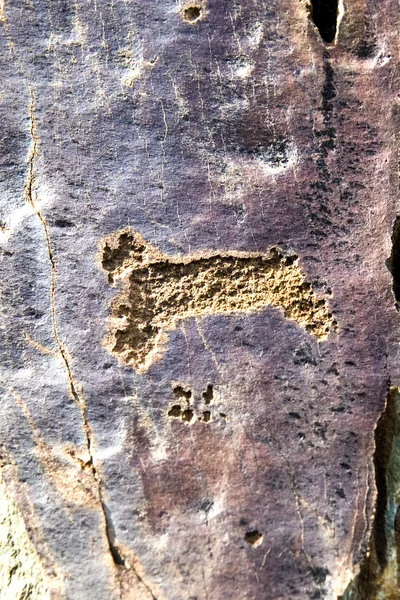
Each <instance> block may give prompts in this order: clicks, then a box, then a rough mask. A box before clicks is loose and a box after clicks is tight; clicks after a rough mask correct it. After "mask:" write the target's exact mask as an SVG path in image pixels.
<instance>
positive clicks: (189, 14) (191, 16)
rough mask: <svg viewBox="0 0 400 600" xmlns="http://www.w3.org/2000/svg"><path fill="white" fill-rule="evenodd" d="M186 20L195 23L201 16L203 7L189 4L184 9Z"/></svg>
mask: <svg viewBox="0 0 400 600" xmlns="http://www.w3.org/2000/svg"><path fill="white" fill-rule="evenodd" d="M183 14H184V17H185V21H187V22H188V23H194V22H195V21H198V20H199V19H200V17H201V8H200V6H189V7H188V8H185V10H184V13H183Z"/></svg>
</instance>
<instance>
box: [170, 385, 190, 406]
mask: <svg viewBox="0 0 400 600" xmlns="http://www.w3.org/2000/svg"><path fill="white" fill-rule="evenodd" d="M174 394H175V398H177V399H182V398H183V399H185V400H186V402H187V403H189V401H190V399H191V397H192V392H191V391H190V390H185V389H184V388H183V387H182V386H181V385H177V386H176V387H174Z"/></svg>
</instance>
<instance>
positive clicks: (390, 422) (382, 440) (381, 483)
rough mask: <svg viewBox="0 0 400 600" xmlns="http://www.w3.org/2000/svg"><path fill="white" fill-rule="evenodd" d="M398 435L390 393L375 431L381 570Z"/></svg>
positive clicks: (376, 529)
mask: <svg viewBox="0 0 400 600" xmlns="http://www.w3.org/2000/svg"><path fill="white" fill-rule="evenodd" d="M395 434H396V403H395V396H394V394H393V393H389V395H388V398H387V404H386V408H385V410H384V411H383V413H382V414H381V416H380V418H379V421H378V423H377V426H376V430H375V454H374V467H375V482H376V489H377V492H378V493H377V498H376V509H375V521H374V529H373V539H374V546H375V553H376V560H377V563H378V566H379V570H382V569H384V568H385V567H386V564H387V549H388V540H387V539H386V509H387V505H388V486H387V471H388V466H389V462H390V456H391V453H392V447H393V439H394V437H395Z"/></svg>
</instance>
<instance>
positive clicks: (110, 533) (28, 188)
mask: <svg viewBox="0 0 400 600" xmlns="http://www.w3.org/2000/svg"><path fill="white" fill-rule="evenodd" d="M28 91H29V113H28V114H29V135H30V138H31V144H30V148H29V152H28V173H27V177H26V182H25V186H24V198H25V200H26V201H27V203H28V204H29V205H30V206H31V208H32V210H33V212H34V213H35V215H36V216H37V218H38V219H39V221H40V223H41V226H42V229H43V233H44V237H45V241H46V247H47V254H48V258H49V262H50V313H51V327H52V333H53V337H54V340H55V343H56V346H57V349H58V352H59V354H60V357H61V359H62V362H63V364H64V368H65V371H66V374H67V379H68V384H69V391H70V394H71V396H72V398H73V400H74V402H75V404H76V405H77V407H78V408H79V411H80V413H81V418H82V428H83V433H84V439H85V445H86V449H87V453H88V456H89V460H88V461H87V462H86V463H85V464H84V465H83V467H84V468H85V467H86V468H89V470H90V471H91V473H92V475H93V479H94V481H95V484H96V489H97V495H98V500H99V505H100V509H101V512H102V515H103V520H104V530H105V535H106V539H107V543H108V547H109V551H110V555H111V557H112V560H113V563H114V565H115V566H116V568H121V567H123V568H125V569H129V570H131V571H132V572H133V573H134V575H135V577H136V579H137V581H138V582H139V583H140V584H141V585H143V587H144V588H145V589H146V591H147V592H148V593H149V595H150V597H151V599H152V600H157V598H156V597H155V596H154V594H153V592H152V591H151V589H150V587H149V586H148V585H147V584H146V583H145V582H144V580H143V578H142V577H141V576H140V575H139V573H137V571H136V569H135V567H134V565H132V564H130V563H129V564H128V562H127V560H126V559H125V557H124V556H123V554H122V552H121V550H120V548H119V547H118V546H117V545H116V544H115V541H114V540H115V534H114V528H113V525H112V522H111V519H110V517H109V516H108V512H107V508H106V502H105V499H104V492H103V488H104V482H103V481H102V478H101V475H100V473H99V471H98V470H97V469H96V467H95V464H94V456H93V450H92V448H93V441H94V435H93V433H92V430H91V427H90V425H89V421H88V418H87V408H86V400H85V397H84V395H83V393H82V391H81V390H79V388H80V387H81V386H79V385H78V384H77V382H76V381H75V380H74V377H73V373H72V368H71V365H70V362H69V358H68V352H67V350H66V348H65V345H64V343H63V342H62V340H61V338H60V335H59V333H58V329H57V318H56V303H55V296H56V264H55V260H54V253H53V250H52V246H51V239H50V233H49V228H48V225H47V221H46V219H45V217H44V216H43V214H42V213H41V211H40V206H39V203H38V198H37V193H36V189H35V173H34V167H35V161H36V158H37V146H38V141H37V137H36V120H35V97H34V94H33V90H32V87H31V86H30V85H29V84H28Z"/></svg>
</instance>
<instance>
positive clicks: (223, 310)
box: [101, 229, 337, 372]
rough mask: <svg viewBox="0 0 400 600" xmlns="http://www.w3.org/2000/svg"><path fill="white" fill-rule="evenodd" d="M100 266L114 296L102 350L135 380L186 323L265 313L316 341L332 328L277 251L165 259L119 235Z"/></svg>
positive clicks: (293, 266)
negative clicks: (273, 311) (277, 312)
mask: <svg viewBox="0 0 400 600" xmlns="http://www.w3.org/2000/svg"><path fill="white" fill-rule="evenodd" d="M101 264H102V267H103V269H104V270H105V271H106V272H107V273H108V281H109V283H110V285H113V286H114V285H118V287H119V288H120V293H119V294H118V295H117V296H116V297H115V298H114V299H113V300H112V302H111V307H110V309H111V310H110V316H109V319H108V335H107V338H106V340H105V346H106V347H107V349H108V350H109V351H110V352H111V353H112V354H114V355H115V356H117V357H118V358H119V359H120V360H121V361H123V362H124V363H125V364H126V365H130V366H132V367H133V368H134V369H135V370H136V371H138V372H143V371H146V370H147V369H148V368H149V366H150V365H151V364H152V363H153V362H155V361H156V360H158V359H159V358H160V357H161V356H162V354H163V351H164V349H165V346H166V343H167V332H168V331H172V330H173V329H175V327H176V326H177V324H178V323H179V321H181V320H183V319H187V318H189V317H197V318H198V317H203V316H207V315H226V314H230V313H253V312H255V311H260V310H262V309H264V308H265V307H266V306H269V305H270V306H274V307H279V308H280V309H282V310H283V314H284V315H285V317H286V318H288V319H290V320H292V321H295V322H296V323H297V324H298V325H299V326H301V327H304V328H305V329H306V330H307V331H308V332H309V333H310V334H311V335H313V336H315V337H316V338H318V339H319V340H325V339H326V338H327V336H328V334H329V332H330V331H335V330H336V328H337V325H336V321H335V320H334V318H333V317H332V314H331V313H330V312H329V308H328V306H327V304H326V301H325V299H323V298H317V297H316V296H315V294H314V292H313V290H312V287H311V284H310V283H308V282H307V281H306V280H305V277H304V275H303V273H302V270H301V268H300V267H299V265H298V256H296V255H294V254H287V255H285V254H284V253H283V252H282V251H281V250H279V249H278V248H270V249H269V250H268V251H267V252H266V253H255V252H238V251H232V252H201V253H200V252H199V253H195V254H189V255H187V256H183V257H182V256H170V255H164V254H162V253H161V252H160V251H159V250H157V248H155V247H154V246H152V245H151V244H148V243H147V242H146V241H145V240H144V239H143V238H142V237H141V236H140V235H139V234H138V233H136V232H135V231H133V230H131V229H123V230H121V231H118V232H117V233H115V234H113V235H111V236H109V237H107V238H106V239H105V240H103V241H102V244H101Z"/></svg>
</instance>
